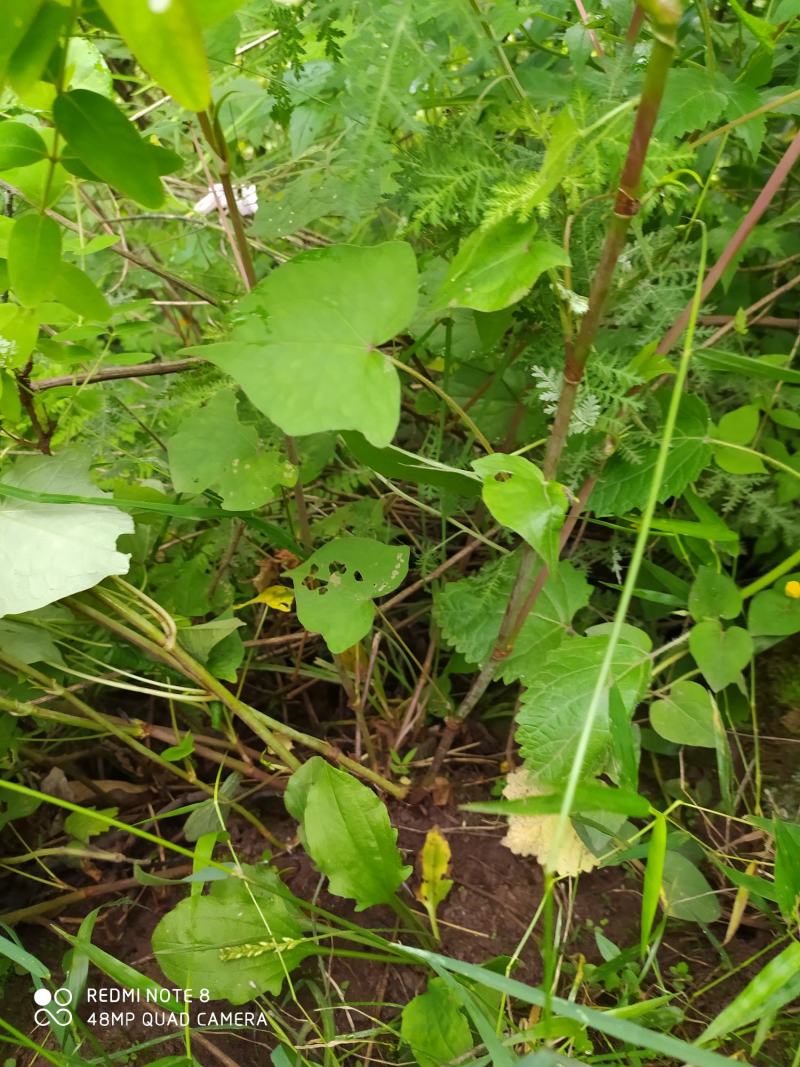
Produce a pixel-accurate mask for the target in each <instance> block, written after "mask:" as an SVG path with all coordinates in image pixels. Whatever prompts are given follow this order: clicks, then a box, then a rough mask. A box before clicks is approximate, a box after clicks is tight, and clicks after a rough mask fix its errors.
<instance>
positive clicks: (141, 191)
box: [53, 0, 164, 208]
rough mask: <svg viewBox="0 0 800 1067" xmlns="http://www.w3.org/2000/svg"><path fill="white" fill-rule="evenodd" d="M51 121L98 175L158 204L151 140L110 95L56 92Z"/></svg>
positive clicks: (127, 192)
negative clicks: (109, 98) (140, 132)
mask: <svg viewBox="0 0 800 1067" xmlns="http://www.w3.org/2000/svg"><path fill="white" fill-rule="evenodd" d="M126 2H127V0H126ZM142 2H146V0H142ZM53 122H54V123H55V126H56V129H57V130H58V132H59V133H60V134H61V135H62V137H63V138H64V139H65V140H66V142H67V144H68V145H69V147H70V149H71V151H72V152H74V154H75V155H76V156H77V157H78V159H79V160H80V161H81V162H82V163H83V164H85V166H87V167H88V168H89V170H90V171H91V172H92V173H93V174H96V175H97V177H98V178H101V179H102V180H103V181H104V182H108V184H109V185H113V186H114V188H115V189H118V190H119V191H120V192H121V193H124V194H125V196H129V197H131V199H132V200H135V201H136V202H137V203H139V204H142V205H143V206H144V207H148V208H157V207H160V206H161V204H162V203H163V200H164V189H163V187H162V185H161V178H160V177H159V167H158V164H157V161H156V157H155V156H154V155H153V153H152V152H150V151H149V148H150V147H151V146H149V145H148V144H147V142H146V141H143V140H142V138H141V137H140V136H139V134H138V133H137V132H136V127H135V126H134V125H133V124H132V123H130V122H129V121H128V120H127V118H126V117H125V116H124V115H123V114H122V112H121V111H120V110H119V109H118V108H117V107H116V106H115V105H114V104H112V102H111V101H110V100H107V99H106V97H104V96H101V95H100V94H99V93H92V92H90V91H89V90H88V89H73V90H71V91H70V92H68V93H59V95H58V96H57V97H56V99H55V102H54V104H53Z"/></svg>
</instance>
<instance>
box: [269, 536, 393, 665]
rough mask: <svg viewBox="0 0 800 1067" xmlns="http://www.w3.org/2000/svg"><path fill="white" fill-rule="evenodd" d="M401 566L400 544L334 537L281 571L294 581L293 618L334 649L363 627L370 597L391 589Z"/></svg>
mask: <svg viewBox="0 0 800 1067" xmlns="http://www.w3.org/2000/svg"><path fill="white" fill-rule="evenodd" d="M407 572H408V549H407V548H405V547H404V546H395V545H383V544H381V543H380V542H379V541H372V540H370V539H369V538H366V537H339V538H337V539H336V540H334V541H330V542H329V543H328V544H327V545H324V546H323V547H322V548H319V549H317V551H316V552H315V553H314V554H313V555H312V556H310V557H309V558H308V559H307V560H306V561H305V563H302V564H301V565H300V566H299V567H295V568H294V569H293V570H291V571H287V572H286V575H287V577H290V578H291V580H292V582H293V584H294V593H295V597H296V600H297V617H298V619H299V620H300V622H301V623H302V625H303V626H305V628H306V629H307V630H311V631H313V632H314V633H321V634H322V636H323V637H324V639H325V643H326V644H327V646H328V648H329V649H330V650H331V652H334V653H338V652H344V651H345V649H348V648H351V647H352V646H353V645H354V644H356V642H357V641H360V640H361V638H362V637H364V636H366V634H367V633H369V629H370V627H371V626H372V620H373V618H374V617H375V605H374V604H373V600H375V599H376V598H377V597H381V596H385V595H386V594H387V593H391V592H392V591H393V590H395V589H396V588H397V587H398V585H400V583H401V582H402V581H403V579H404V578H405V576H406V573H407Z"/></svg>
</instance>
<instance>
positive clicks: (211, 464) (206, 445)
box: [167, 389, 297, 511]
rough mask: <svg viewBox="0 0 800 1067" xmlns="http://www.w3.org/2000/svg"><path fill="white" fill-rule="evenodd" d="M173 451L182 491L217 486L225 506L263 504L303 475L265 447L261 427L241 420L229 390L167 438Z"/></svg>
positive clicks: (242, 508) (244, 508)
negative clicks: (258, 429) (260, 436)
mask: <svg viewBox="0 0 800 1067" xmlns="http://www.w3.org/2000/svg"><path fill="white" fill-rule="evenodd" d="M167 455H168V457H169V469H170V474H171V475H172V484H173V485H174V486H175V489H176V490H177V492H179V493H201V492H203V490H205V489H210V488H213V489H216V490H217V491H218V492H219V494H220V496H221V497H222V506H223V508H227V509H228V510H230V511H249V510H251V509H253V508H258V507H261V505H262V504H265V503H266V502H267V501H268V500H271V499H272V498H273V496H275V493H276V491H277V489H278V487H279V486H292V485H294V483H295V481H296V480H297V471H296V469H295V468H294V467H293V466H292V464H291V463H289V462H288V461H287V460H286V459H285V458H284V457H283V456H281V455H279V454H278V453H277V452H272V451H267V450H265V449H263V448H262V447H261V444H260V442H259V438H258V433H257V432H256V430H255V428H254V427H253V426H245V425H244V424H243V423H241V422H239V416H238V414H237V410H236V397H235V395H234V394H233V392H232V391H231V390H229V389H224V390H222V391H221V392H219V393H217V394H216V395H215V396H214V397H212V399H211V400H209V402H208V403H207V404H206V405H205V407H203V408H201V409H200V410H199V411H196V412H194V413H193V414H191V415H189V416H188V417H187V418H186V419H184V421H183V422H182V423H181V425H180V428H179V429H178V432H177V433H176V434H175V435H174V436H173V437H171V438H170V439H169V441H168V442H167Z"/></svg>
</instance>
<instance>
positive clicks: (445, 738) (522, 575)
mask: <svg viewBox="0 0 800 1067" xmlns="http://www.w3.org/2000/svg"><path fill="white" fill-rule="evenodd" d="M640 7H642V8H643V9H644V10H645V11H646V12H647V14H649V15H650V18H651V20H652V22H653V35H654V41H653V51H652V53H651V56H650V62H649V63H648V67H647V73H646V75H645V84H644V88H643V90H642V95H641V98H640V100H639V106H638V109H637V112H636V119H635V121H634V126H633V131H632V133H631V139H630V143H629V146H628V154H627V156H626V159H625V163H624V164H623V168H622V173H621V175H620V180H619V186H618V190H617V196H616V200H615V203H614V213H613V215H612V217H611V220H610V221H609V224H608V230H607V233H606V240H605V244H604V246H603V251H602V253H601V256H600V261H599V263H598V265H597V268H596V270H595V274H594V278H593V280H592V285H591V290H590V296H589V307H588V310H587V312H586V315H585V316H584V318H583V321H582V323H581V328H580V330H579V332H578V336H577V337H576V339H575V341H574V343H567V345H566V353H565V361H564V379H563V384H562V388H561V395H560V397H559V402H558V408H557V409H556V414H555V418H554V420H553V425H552V427H551V430H550V436H549V439H548V444H547V450H546V454H545V461H544V467H543V470H544V476H545V478H547V479H548V480H550V479H553V478H554V477H555V476H556V474H557V472H558V465H559V461H560V459H561V454H562V452H563V450H564V446H565V445H566V441H567V434H568V432H569V424H570V421H571V419H572V412H573V409H574V406H575V398H576V396H577V392H578V386H579V385H580V382H581V379H582V378H583V373H584V370H585V368H586V362H587V360H588V357H589V353H590V351H591V348H592V344H593V343H594V339H595V337H596V335H597V331H598V329H599V327H600V320H601V317H602V314H603V309H604V307H605V304H606V301H607V299H608V294H609V291H610V289H611V283H612V280H613V277H614V272H615V270H616V266H617V261H618V260H619V256H620V253H621V252H622V249H623V247H624V245H625V240H626V237H627V234H628V229H629V227H630V224H631V220H632V219H633V218H634V217H635V215H636V214H637V212H638V210H639V200H638V193H639V185H640V182H641V177H642V170H643V168H644V163H645V159H646V157H647V149H648V147H649V144H650V138H651V137H652V133H653V128H654V126H655V122H656V118H657V116H658V111H659V108H660V106H661V100H662V98H663V95H664V88H665V86H666V81H667V75H668V73H669V69H670V67H671V65H672V60H673V57H674V55H675V48H676V45H677V26H678V21H679V19H680V15H681V9H680V6H679V5H678V4H677V3H675V2H674V0H645V2H642V3H641V4H640ZM593 485H594V479H587V482H586V483H585V484H584V487H583V489H582V490H581V496H580V497H579V498H578V501H577V502H576V503H575V505H573V507H572V509H571V510H570V513H569V516H568V517H567V520H566V522H565V524H564V527H563V529H562V536H561V546H562V548H563V546H564V543H565V541H566V539H567V538H568V537H569V535H570V533H571V532H572V530H573V528H574V526H575V524H576V523H577V521H578V517H579V516H580V514H581V511H582V510H583V506H584V504H585V503H586V500H588V497H589V494H590V493H591V489H592V486H593ZM535 563H536V557H535V554H534V552H533V550H532V549H531V548H530V547H529V546H528V545H525V546H524V547H523V549H522V559H521V560H520V567H519V571H518V572H517V577H516V581H515V583H514V588H513V590H512V592H511V596H510V598H509V602H508V605H507V606H506V611H505V614H504V616H503V620H502V622H501V624H500V631H499V633H498V635H497V640H496V641H495V645H494V648H493V649H492V652H491V655H490V657H489V659H488V660H487V662H486V663H485V664H484V666H483V668H482V669H481V671H480V673H479V674H478V676H477V677H476V678H475V680H474V682H473V683H472V685H471V686H470V688H469V690H468V692H467V694H466V696H465V697H464V699H463V700H462V702H461V704H460V705H459V707H458V708H457V709H456V711H455V713H454V714H453V715H452V716H451V717H450V718H449V719H447V720H446V724H445V729H444V732H443V733H442V737H441V739H440V741H439V746H438V748H437V751H436V754H435V756H434V758H433V761H432V763H431V767H430V769H429V771H428V775H427V781H428V782H431V781H432V780H433V778H434V777H435V776H436V774H437V773H438V771H439V769H440V768H441V765H442V762H443V760H444V758H445V756H446V754H447V752H448V751H449V749H450V746H451V745H452V743H453V740H454V739H455V737H456V735H457V734H458V732H459V730H460V728H461V724H462V723H463V721H464V720H465V719H466V718H467V716H468V715H469V714H470V712H471V711H472V710H473V708H474V707H475V706H476V705H477V703H478V701H479V700H480V699H481V697H482V696H483V694H484V693H485V692H486V690H487V688H488V687H489V684H490V683H491V681H492V679H493V678H494V675H495V673H496V671H497V667H498V665H499V663H500V661H501V660H502V659H504V658H505V657H506V656H507V655H508V653H509V652H510V651H511V649H512V648H513V645H514V642H515V640H516V638H517V635H518V634H519V632H520V630H521V629H522V627H523V625H524V624H525V620H526V619H527V617H528V615H529V614H530V612H531V611H532V609H533V607H534V605H535V603H536V599H537V597H538V595H539V592H540V591H541V589H542V587H543V586H544V583H545V581H546V580H547V569H546V568H544V567H542V569H541V570H540V571H539V573H538V575H537V576H536V578H535V579H533V581H532V576H533V571H534V567H535Z"/></svg>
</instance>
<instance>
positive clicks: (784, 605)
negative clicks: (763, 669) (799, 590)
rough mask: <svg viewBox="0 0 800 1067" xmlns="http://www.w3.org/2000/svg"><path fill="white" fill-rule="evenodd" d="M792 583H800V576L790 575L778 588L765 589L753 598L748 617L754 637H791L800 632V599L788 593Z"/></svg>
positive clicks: (748, 624)
mask: <svg viewBox="0 0 800 1067" xmlns="http://www.w3.org/2000/svg"><path fill="white" fill-rule="evenodd" d="M792 581H795V582H796V581H800V575H798V574H794V575H792V574H790V575H788V576H787V577H786V578H784V579H783V580H782V581H781V582H780V583H779V585H778V586H777V587H776V588H774V589H764V590H762V591H761V592H760V593H756V595H755V596H754V597H753V601H752V603H751V604H750V611H749V612H748V615H747V628H748V630H749V631H750V633H751V634H752V635H753V637H762V636H763V637H766V636H769V637H789V636H790V634H796V633H798V632H799V631H800V598H797V597H795V596H790V595H789V594H788V593H787V592H786V587H787V586H790V583H791V582H792ZM790 587H791V586H790Z"/></svg>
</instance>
